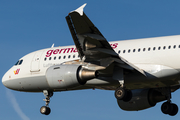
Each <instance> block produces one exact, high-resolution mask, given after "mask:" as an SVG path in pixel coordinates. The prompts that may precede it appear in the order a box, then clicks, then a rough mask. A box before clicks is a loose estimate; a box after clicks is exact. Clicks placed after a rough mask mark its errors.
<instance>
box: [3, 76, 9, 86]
mask: <svg viewBox="0 0 180 120" xmlns="http://www.w3.org/2000/svg"><path fill="white" fill-rule="evenodd" d="M8 80H9V78H8V76H7V74H4V76H3V77H2V83H3V85H4V86H5V87H8V86H7V81H8Z"/></svg>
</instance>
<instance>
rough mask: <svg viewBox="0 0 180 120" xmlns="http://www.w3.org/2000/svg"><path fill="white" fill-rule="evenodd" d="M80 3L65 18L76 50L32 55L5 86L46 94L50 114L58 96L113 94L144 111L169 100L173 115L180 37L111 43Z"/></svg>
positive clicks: (179, 79)
mask: <svg viewBox="0 0 180 120" xmlns="http://www.w3.org/2000/svg"><path fill="white" fill-rule="evenodd" d="M85 6H86V4H84V5H82V6H81V7H79V8H78V9H76V10H74V11H72V12H70V13H69V14H68V15H67V16H66V21H67V24H68V27H69V30H70V32H71V35H72V38H73V41H74V44H75V46H73V45H72V46H64V47H54V45H52V47H51V48H47V49H42V50H38V51H35V52H32V53H29V54H27V55H25V56H23V57H22V58H20V59H19V60H18V62H17V63H16V64H15V65H14V66H12V67H11V68H10V69H9V70H8V71H7V72H6V73H5V74H4V76H3V78H2V83H3V85H4V86H5V87H7V88H9V89H12V90H16V91H24V92H42V93H43V94H44V96H45V99H44V101H45V103H46V105H45V106H42V107H41V108H40V112H41V113H42V114H44V115H49V114H50V112H51V109H50V107H49V102H50V98H51V97H52V96H53V93H54V92H59V91H71V90H83V89H103V90H113V91H114V95H115V98H116V99H117V103H118V105H119V107H120V108H121V109H123V110H126V111H138V110H144V109H147V108H150V107H153V106H155V105H156V103H158V102H161V101H165V102H164V103H163V104H162V106H161V111H162V113H164V114H167V115H170V116H174V115H176V114H177V113H178V106H177V105H176V104H174V103H172V102H171V98H172V97H171V93H172V92H175V91H176V90H178V89H179V87H180V64H179V61H180V57H179V56H180V42H179V41H180V35H174V36H165V37H154V38H141V39H134V40H124V41H113V42H108V41H107V40H106V38H105V37H104V36H103V35H102V34H101V32H100V31H99V30H98V28H97V27H96V26H95V25H94V24H93V23H92V22H91V20H90V19H89V18H88V17H87V16H86V14H85V13H84V7H85Z"/></svg>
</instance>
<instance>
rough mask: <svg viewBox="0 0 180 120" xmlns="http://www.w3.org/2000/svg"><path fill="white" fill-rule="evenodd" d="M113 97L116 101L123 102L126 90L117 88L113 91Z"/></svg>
mask: <svg viewBox="0 0 180 120" xmlns="http://www.w3.org/2000/svg"><path fill="white" fill-rule="evenodd" d="M114 95H115V97H116V99H118V100H123V99H124V98H126V96H127V90H125V89H124V88H121V87H119V88H117V89H116V90H115V93H114Z"/></svg>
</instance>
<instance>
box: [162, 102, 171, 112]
mask: <svg viewBox="0 0 180 120" xmlns="http://www.w3.org/2000/svg"><path fill="white" fill-rule="evenodd" d="M161 111H162V112H163V113H164V114H169V113H170V112H171V111H172V106H171V103H170V102H164V103H163V104H162V106H161Z"/></svg>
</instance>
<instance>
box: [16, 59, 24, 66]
mask: <svg viewBox="0 0 180 120" xmlns="http://www.w3.org/2000/svg"><path fill="white" fill-rule="evenodd" d="M22 62H23V60H19V61H17V62H16V64H15V65H21V64H22Z"/></svg>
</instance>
